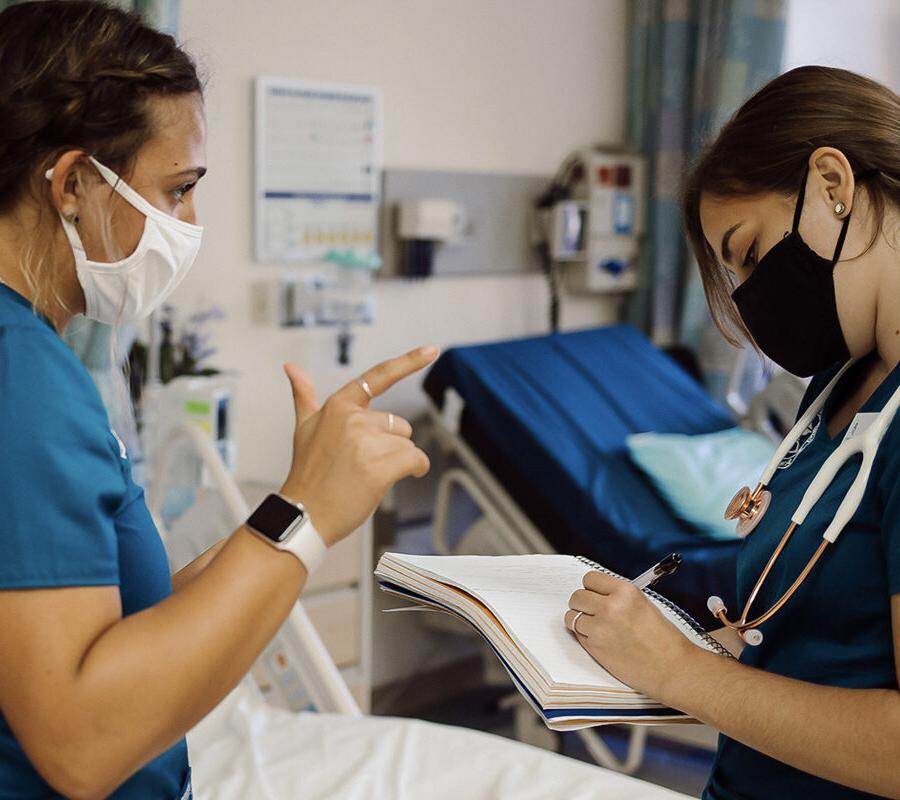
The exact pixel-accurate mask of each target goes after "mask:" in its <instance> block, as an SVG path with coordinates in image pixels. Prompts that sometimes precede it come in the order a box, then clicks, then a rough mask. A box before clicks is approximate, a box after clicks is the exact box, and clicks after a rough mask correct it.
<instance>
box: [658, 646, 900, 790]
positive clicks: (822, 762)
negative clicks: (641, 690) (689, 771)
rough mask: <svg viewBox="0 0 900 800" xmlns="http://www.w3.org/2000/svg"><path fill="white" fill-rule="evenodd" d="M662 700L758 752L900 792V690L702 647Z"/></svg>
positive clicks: (859, 784) (851, 782)
mask: <svg viewBox="0 0 900 800" xmlns="http://www.w3.org/2000/svg"><path fill="white" fill-rule="evenodd" d="M659 694H660V697H659V699H660V701H661V702H663V703H665V704H667V705H670V706H672V707H674V708H678V709H681V710H683V711H685V712H686V713H688V714H690V715H691V716H693V717H696V718H697V719H699V720H700V721H702V722H705V723H707V724H708V725H711V726H712V727H714V728H716V729H717V730H720V731H722V732H723V733H725V734H726V735H727V736H730V737H731V738H732V739H736V740H737V741H740V742H742V743H743V744H745V745H747V746H748V747H752V748H753V749H754V750H758V751H759V752H762V753H765V754H766V755H769V756H771V757H773V758H776V759H778V760H779V761H783V762H785V763H786V764H790V765H791V766H794V767H796V768H798V769H801V770H803V771H805V772H809V773H812V774H813V775H817V776H820V777H822V778H825V779H827V780H831V781H835V782H836V783H841V784H845V785H847V786H851V787H853V788H855V789H860V790H863V791H867V792H872V793H874V794H878V795H884V796H887V797H900V772H898V769H897V764H898V763H900V692H898V691H897V690H894V689H843V688H836V687H831V686H819V685H817V684H812V683H807V682H804V681H798V680H793V679H791V678H785V677H782V676H780V675H773V674H771V673H768V672H764V671H762V670H758V669H754V668H752V667H748V666H746V665H744V664H741V663H739V662H737V661H734V660H731V659H725V658H722V657H721V656H717V655H713V654H712V653H708V652H706V651H702V650H699V649H697V651H696V652H692V653H691V654H690V656H689V658H688V659H687V660H686V661H685V663H684V664H683V665H682V666H680V667H679V669H677V670H675V671H673V672H672V673H671V674H670V675H669V676H668V678H667V679H666V682H665V684H664V686H663V687H662V688H661V691H660V693H659Z"/></svg>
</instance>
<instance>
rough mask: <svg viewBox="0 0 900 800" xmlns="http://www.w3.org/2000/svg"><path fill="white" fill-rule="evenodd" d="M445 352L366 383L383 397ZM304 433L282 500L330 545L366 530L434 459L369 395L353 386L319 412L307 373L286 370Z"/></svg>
mask: <svg viewBox="0 0 900 800" xmlns="http://www.w3.org/2000/svg"><path fill="white" fill-rule="evenodd" d="M437 353H438V351H437V348H433V347H432V348H422V349H419V350H413V351H412V352H410V353H407V354H406V355H404V356H400V357H399V358H394V359H391V360H389V361H385V362H383V363H381V364H379V365H378V366H376V367H373V368H372V369H370V370H368V371H367V372H366V373H365V374H364V375H363V376H362V378H361V380H364V381H366V382H367V383H368V385H369V388H370V390H371V391H372V394H373V395H374V396H375V397H377V396H378V395H380V394H383V393H384V392H386V391H387V390H388V389H390V388H391V386H393V385H394V384H395V383H397V382H398V381H400V380H402V379H403V378H406V377H408V376H410V375H412V374H413V373H415V372H418V371H419V370H421V369H423V368H424V367H427V366H428V365H429V364H431V362H432V361H434V359H435V358H436V357H437ZM285 372H286V373H287V376H288V378H289V379H290V381H291V388H292V390H293V394H294V407H295V411H296V414H297V427H296V430H295V432H294V456H293V463H292V465H291V471H290V474H289V476H288V479H287V480H286V481H285V483H284V486H283V487H282V494H284V495H285V496H286V497H288V498H290V499H292V500H294V501H297V502H301V503H303V505H304V507H305V508H306V510H307V511H308V512H309V515H310V518H311V519H312V521H313V524H315V526H316V529H317V530H318V531H319V534H320V535H321V536H322V538H323V539H324V540H325V544H327V545H329V546H330V545H332V544H334V543H335V542H337V541H338V540H340V539H342V538H344V537H345V536H347V535H348V534H350V533H352V532H353V531H354V530H356V528H358V527H359V526H360V525H361V524H362V523H363V521H364V520H365V519H366V518H367V517H369V516H370V515H371V514H372V512H373V511H374V510H375V508H376V507H377V505H378V503H379V502H381V498H382V497H384V494H385V492H387V490H388V489H389V488H390V487H391V486H393V484H394V483H396V482H397V481H398V480H400V479H401V478H406V477H409V476H415V477H418V478H420V477H422V476H423V475H425V474H426V473H427V472H428V470H429V468H430V464H429V461H428V456H426V455H425V453H423V452H422V451H421V450H420V449H419V448H417V447H416V446H415V445H414V444H413V443H412V441H411V438H412V427H411V426H410V424H409V423H408V422H407V421H406V420H405V419H402V418H401V417H396V416H395V417H393V427H391V424H390V423H391V418H390V417H389V415H388V414H385V413H383V412H376V411H370V410H369V408H368V405H369V396H368V395H367V394H366V392H365V391H364V390H363V388H362V386H360V384H359V383H358V382H357V381H356V380H353V381H351V382H350V383H348V384H347V385H346V386H344V387H343V388H342V389H340V390H339V391H337V392H335V393H334V394H333V395H332V396H331V397H329V398H328V400H327V401H326V402H325V404H324V405H323V406H321V407H320V406H319V402H318V400H317V399H316V392H315V388H314V387H313V385H312V381H310V379H309V377H308V376H307V374H306V373H305V372H304V371H303V370H302V369H300V368H299V367H298V366H296V365H295V364H286V365H285Z"/></svg>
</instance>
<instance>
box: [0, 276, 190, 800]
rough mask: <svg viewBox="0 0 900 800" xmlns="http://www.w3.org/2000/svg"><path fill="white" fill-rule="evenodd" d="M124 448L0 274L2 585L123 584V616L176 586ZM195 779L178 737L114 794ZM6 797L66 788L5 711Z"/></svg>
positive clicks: (94, 397)
mask: <svg viewBox="0 0 900 800" xmlns="http://www.w3.org/2000/svg"><path fill="white" fill-rule="evenodd" d="M123 451H124V448H120V445H119V442H118V440H117V439H116V436H115V435H114V434H113V433H112V432H111V431H110V429H109V422H108V421H107V416H106V411H105V410H104V407H103V404H102V402H101V400H100V396H99V394H98V392H97V390H96V388H95V386H94V383H93V381H92V380H91V378H90V376H89V375H88V373H87V371H86V370H85V369H84V367H82V365H81V363H80V362H79V361H78V359H77V358H76V357H75V355H74V354H73V353H72V351H71V350H70V349H69V347H68V346H67V345H66V344H65V343H64V342H63V341H62V339H60V337H59V336H57V334H56V332H55V331H54V330H53V328H52V327H51V326H50V324H49V323H48V322H47V321H46V320H44V319H43V318H41V317H38V316H36V315H35V313H34V312H33V311H32V308H31V305H30V303H29V302H28V301H27V300H25V298H23V297H22V296H21V295H19V294H17V293H16V292H14V291H12V290H11V289H9V288H8V287H6V286H4V285H2V284H0V591H2V590H4V589H27V588H47V587H56V586H118V587H119V594H120V597H121V599H122V614H123V615H124V616H128V615H129V614H134V613H136V612H138V611H141V610H142V609H145V608H147V607H149V606H152V605H154V604H156V603H158V602H160V601H161V600H163V599H164V598H165V597H167V596H168V595H170V594H171V592H172V584H171V579H170V576H169V567H168V563H167V561H166V554H165V551H164V549H163V545H162V541H161V540H160V538H159V534H158V532H157V530H156V528H155V526H154V524H153V521H152V520H151V518H150V514H149V512H148V511H147V506H146V504H145V502H144V494H143V490H142V489H140V488H139V487H138V486H137V485H136V484H135V483H134V481H133V480H132V479H131V468H130V465H129V462H128V458H127V455H126V454H125V453H124V452H123ZM135 724H136V725H139V724H140V720H135ZM189 780H190V772H189V769H188V757H187V746H186V744H185V741H184V740H182V741H181V742H179V743H178V744H176V745H175V746H174V747H172V748H171V749H169V750H167V751H166V752H165V753H163V754H162V755H160V756H159V757H157V758H156V759H154V760H153V761H151V762H150V763H148V764H147V765H146V766H145V767H143V769H141V770H140V771H139V772H137V773H136V774H135V775H133V776H132V777H131V778H130V779H129V780H128V781H126V782H125V783H124V784H122V786H120V787H119V788H118V789H117V790H116V791H115V792H114V793H113V794H112V795H110V797H112V798H115V800H126V798H127V800H132V798H133V799H134V800H138V798H140V800H157V798H158V800H181V798H182V797H183V796H185V793H186V792H187V793H188V794H189V788H188V787H189ZM0 797H2V798H4V800H24V799H25V798H28V800H32V799H33V798H41V799H42V800H44V799H45V798H57V797H61V795H59V794H57V793H56V792H55V791H54V790H53V789H51V787H50V786H48V785H47V783H46V782H45V781H44V780H43V779H42V778H41V776H40V775H39V774H38V773H37V771H36V770H35V769H34V767H33V766H32V765H31V763H30V762H29V760H28V757H27V756H26V754H25V753H24V752H23V750H22V748H21V747H20V746H19V744H18V742H17V741H16V737H15V734H14V733H13V731H12V730H10V727H9V725H8V724H7V722H6V719H5V718H4V717H3V716H2V714H0Z"/></svg>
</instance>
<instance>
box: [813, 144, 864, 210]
mask: <svg viewBox="0 0 900 800" xmlns="http://www.w3.org/2000/svg"><path fill="white" fill-rule="evenodd" d="M855 188H856V180H855V179H854V177H853V167H851V166H850V162H849V161H848V160H847V157H846V156H845V155H844V154H843V153H842V152H841V151H840V150H838V149H837V148H835V147H819V148H816V150H814V151H813V153H812V155H811V156H810V157H809V178H808V179H807V183H806V197H807V198H809V199H811V198H813V197H820V198H821V199H822V201H823V202H825V203H826V204H827V205H828V208H829V210H830V211H831V213H832V214H834V215H835V217H837V218H838V219H844V218H845V217H846V216H847V215H848V214H849V213H850V210H851V208H852V207H853V192H854V190H855ZM838 203H843V209H842V210H841V211H840V212H838V211H836V210H835V207H836V206H837V204H838ZM838 207H839V206H838Z"/></svg>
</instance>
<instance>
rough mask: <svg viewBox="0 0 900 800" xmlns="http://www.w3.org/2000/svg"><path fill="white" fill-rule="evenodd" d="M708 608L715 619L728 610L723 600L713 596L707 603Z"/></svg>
mask: <svg viewBox="0 0 900 800" xmlns="http://www.w3.org/2000/svg"><path fill="white" fill-rule="evenodd" d="M706 607H707V608H708V609H709V612H710V613H711V614H712V615H713V616H714V617H717V616H718V615H719V612H720V611H727V610H728V609H727V608H725V603H724V602H723V601H722V598H721V597H716V596H715V595H713V596H712V597H710V598H709V600H707V601H706Z"/></svg>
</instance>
